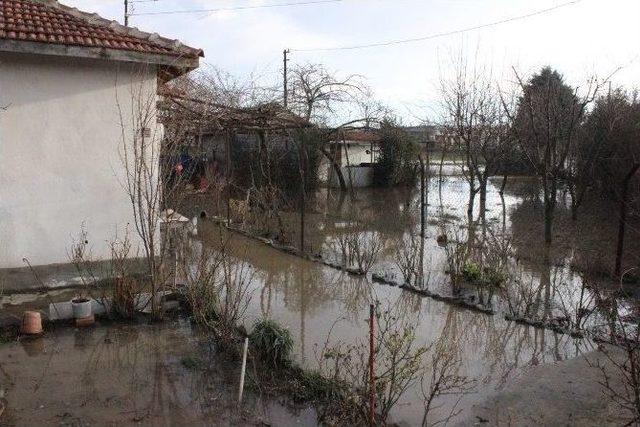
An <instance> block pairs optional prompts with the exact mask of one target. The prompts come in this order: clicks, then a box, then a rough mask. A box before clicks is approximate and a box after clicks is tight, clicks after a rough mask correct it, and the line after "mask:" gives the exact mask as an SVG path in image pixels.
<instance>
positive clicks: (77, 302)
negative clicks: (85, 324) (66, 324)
mask: <svg viewBox="0 0 640 427" xmlns="http://www.w3.org/2000/svg"><path fill="white" fill-rule="evenodd" d="M71 308H72V309H73V318H74V319H83V318H86V317H89V316H91V300H90V299H88V298H76V299H73V300H71Z"/></svg>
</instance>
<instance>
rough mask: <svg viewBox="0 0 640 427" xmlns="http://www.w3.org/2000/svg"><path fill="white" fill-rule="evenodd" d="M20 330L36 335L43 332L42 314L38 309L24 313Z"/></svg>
mask: <svg viewBox="0 0 640 427" xmlns="http://www.w3.org/2000/svg"><path fill="white" fill-rule="evenodd" d="M20 332H21V333H23V334H26V335H36V334H39V333H41V332H42V316H40V313H38V312H37V311H25V312H24V314H23V315H22V326H21V327H20Z"/></svg>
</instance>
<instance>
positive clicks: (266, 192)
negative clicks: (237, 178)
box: [244, 183, 291, 243]
mask: <svg viewBox="0 0 640 427" xmlns="http://www.w3.org/2000/svg"><path fill="white" fill-rule="evenodd" d="M245 203H246V206H247V208H248V212H246V214H245V216H244V225H245V226H246V225H248V226H249V227H251V228H252V229H253V230H254V231H256V232H258V233H261V234H268V235H270V236H273V237H276V238H278V240H279V241H280V242H282V243H285V242H288V241H289V233H288V230H287V227H286V223H285V221H284V219H283V217H282V214H283V212H285V211H287V210H289V209H290V208H291V203H290V202H289V201H288V200H287V198H286V196H285V195H284V193H283V192H282V190H281V189H280V188H278V187H277V186H276V185H274V184H272V183H269V184H266V185H264V186H262V187H260V188H257V187H255V186H253V187H251V188H250V189H249V190H247V197H246V202H245Z"/></svg>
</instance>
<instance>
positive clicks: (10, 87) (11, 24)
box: [0, 0, 203, 289]
mask: <svg viewBox="0 0 640 427" xmlns="http://www.w3.org/2000/svg"><path fill="white" fill-rule="evenodd" d="M201 56H203V53H202V51H201V50H199V49H194V48H191V47H188V46H185V45H182V44H180V43H179V42H177V41H175V40H170V39H166V38H163V37H160V36H158V35H157V34H148V33H143V32H141V31H138V30H136V29H132V28H127V27H124V26H121V25H119V24H118V23H116V22H114V21H108V20H105V19H102V18H100V17H99V16H97V15H95V14H88V13H84V12H81V11H78V10H77V9H74V8H70V7H67V6H64V5H61V4H59V3H58V2H56V1H52V0H30V1H28V0H2V1H0V160H1V161H2V166H1V167H0V286H4V288H5V289H13V288H20V287H25V286H31V285H33V278H32V276H30V275H29V274H28V271H26V272H25V269H24V267H25V263H24V262H23V258H28V260H29V261H30V263H31V264H32V265H34V266H46V267H41V268H40V270H39V274H40V276H41V279H42V280H44V281H45V282H49V283H51V282H52V281H55V280H59V277H60V276H61V275H62V276H64V274H65V269H64V266H63V264H64V263H66V262H68V256H67V248H68V247H69V244H70V243H71V238H72V236H75V235H77V233H78V232H79V231H80V228H81V226H83V225H84V227H85V228H86V230H87V232H88V233H89V236H90V239H91V246H92V248H93V252H94V255H95V256H96V257H105V256H108V255H109V252H108V247H107V244H106V241H107V240H110V239H112V238H113V237H114V236H115V233H116V231H117V230H119V232H120V233H122V231H123V230H124V228H125V227H126V226H127V224H131V227H133V217H132V215H133V213H132V208H131V205H130V202H129V200H128V196H127V194H126V192H125V191H124V189H123V186H122V184H123V182H124V181H123V179H124V167H123V163H122V159H121V156H120V148H121V145H122V141H123V132H124V137H125V138H131V137H132V135H133V132H134V131H140V130H134V129H132V127H133V126H132V125H131V114H132V112H133V111H134V110H136V107H135V105H134V104H135V100H136V98H137V99H140V97H141V96H142V97H154V98H155V97H156V95H157V87H158V85H159V84H162V83H164V82H166V81H168V80H170V79H172V78H174V77H177V76H179V75H182V74H184V73H187V72H188V71H191V70H193V69H195V68H197V67H198V65H199V58H200V57H201ZM134 93H137V95H133V94H134ZM152 105H153V108H154V109H155V99H153V104H152ZM123 119H124V120H123ZM122 123H124V128H123V127H122V126H121V125H122ZM154 125H155V123H154ZM142 132H144V130H142ZM134 237H135V236H134Z"/></svg>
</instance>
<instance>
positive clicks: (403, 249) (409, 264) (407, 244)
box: [394, 233, 424, 285]
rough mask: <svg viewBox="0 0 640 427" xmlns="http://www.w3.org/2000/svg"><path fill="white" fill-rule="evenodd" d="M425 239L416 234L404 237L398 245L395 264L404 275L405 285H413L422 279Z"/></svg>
mask: <svg viewBox="0 0 640 427" xmlns="http://www.w3.org/2000/svg"><path fill="white" fill-rule="evenodd" d="M423 245H424V239H423V238H422V237H420V236H419V235H417V234H415V233H408V234H405V235H403V236H402V238H400V240H399V241H398V242H397V243H396V245H395V246H396V253H395V260H394V261H395V264H396V266H397V267H398V269H399V270H400V274H402V279H403V280H404V283H407V284H410V285H413V284H418V283H419V282H421V279H422V262H421V261H422V257H423V256H424V246H423Z"/></svg>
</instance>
